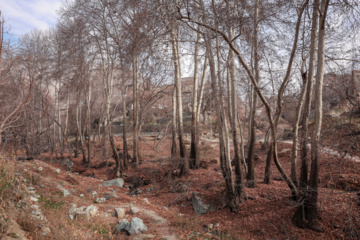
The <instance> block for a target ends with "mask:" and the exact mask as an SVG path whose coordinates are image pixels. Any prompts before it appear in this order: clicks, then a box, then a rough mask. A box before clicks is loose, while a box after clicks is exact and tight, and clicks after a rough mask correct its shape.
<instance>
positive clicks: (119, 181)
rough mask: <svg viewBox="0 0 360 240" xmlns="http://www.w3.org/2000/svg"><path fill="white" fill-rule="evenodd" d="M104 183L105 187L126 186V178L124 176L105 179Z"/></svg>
mask: <svg viewBox="0 0 360 240" xmlns="http://www.w3.org/2000/svg"><path fill="white" fill-rule="evenodd" d="M103 185H104V186H105V187H110V186H117V187H123V186H124V180H123V179H122V178H117V179H113V180H109V181H105V182H103Z"/></svg>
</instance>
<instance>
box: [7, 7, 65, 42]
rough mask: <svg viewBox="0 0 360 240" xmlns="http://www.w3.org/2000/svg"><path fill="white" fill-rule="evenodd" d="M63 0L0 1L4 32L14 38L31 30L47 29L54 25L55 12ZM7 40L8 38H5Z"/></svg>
mask: <svg viewBox="0 0 360 240" xmlns="http://www.w3.org/2000/svg"><path fill="white" fill-rule="evenodd" d="M62 1H63V0H0V11H1V12H2V16H3V17H4V18H5V21H6V24H7V25H6V28H5V29H6V30H8V29H9V28H10V29H9V33H11V34H14V36H13V37H12V38H16V37H18V36H20V35H22V34H25V33H27V32H29V31H30V30H31V29H34V28H37V29H48V28H49V27H51V26H54V25H55V24H56V19H57V14H56V10H57V9H59V7H60V6H61V2H62ZM5 38H9V36H5Z"/></svg>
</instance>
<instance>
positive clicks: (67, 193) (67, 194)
mask: <svg viewBox="0 0 360 240" xmlns="http://www.w3.org/2000/svg"><path fill="white" fill-rule="evenodd" d="M69 195H70V192H69V191H68V190H66V189H64V191H63V196H64V197H66V196H69Z"/></svg>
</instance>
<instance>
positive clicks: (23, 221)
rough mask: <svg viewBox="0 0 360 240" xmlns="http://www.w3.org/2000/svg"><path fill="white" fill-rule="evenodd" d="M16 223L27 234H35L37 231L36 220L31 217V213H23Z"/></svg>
mask: <svg viewBox="0 0 360 240" xmlns="http://www.w3.org/2000/svg"><path fill="white" fill-rule="evenodd" d="M16 222H17V223H18V224H19V225H20V226H21V227H22V229H23V230H24V231H26V232H30V233H35V232H36V230H37V225H36V222H35V221H34V219H33V218H32V216H31V213H30V212H22V213H21V214H20V215H19V216H18V218H17V220H16Z"/></svg>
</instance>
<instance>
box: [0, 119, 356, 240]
mask: <svg viewBox="0 0 360 240" xmlns="http://www.w3.org/2000/svg"><path fill="white" fill-rule="evenodd" d="M352 124H354V123H352ZM345 125H346V126H347V128H345V127H343V126H345ZM348 127H349V124H348V123H347V122H341V121H340V120H339V121H334V119H332V120H331V121H327V120H326V118H325V128H324V137H323V139H324V140H323V146H324V147H327V148H331V149H334V150H336V151H337V153H338V154H334V153H329V152H326V151H323V152H322V153H321V158H320V159H321V160H320V189H319V210H320V217H321V218H320V224H321V226H322V228H323V230H324V232H323V233H319V232H314V231H312V230H309V229H300V228H297V227H295V226H294V225H293V224H292V221H291V218H292V216H293V214H294V212H295V210H296V207H297V204H296V203H295V202H293V201H292V200H291V199H290V195H291V193H290V190H289V188H288V187H287V185H286V183H285V181H283V180H282V178H281V175H280V173H279V172H278V170H277V169H276V167H275V165H274V164H273V166H272V175H271V179H272V181H271V184H264V183H263V175H264V169H265V161H266V154H267V151H264V150H261V149H260V145H259V144H257V146H256V154H257V158H256V159H257V160H256V162H255V168H256V176H257V186H256V188H246V191H247V194H248V197H249V198H248V200H247V201H244V202H242V203H240V205H239V210H240V211H239V213H237V214H236V213H232V212H230V210H229V208H226V207H225V208H224V207H223V206H224V200H223V199H224V196H225V192H224V191H225V184H224V180H223V177H222V174H221V170H220V166H219V163H218V155H219V154H218V144H217V142H216V141H214V140H208V139H202V141H201V143H200V149H201V150H200V156H201V168H200V169H198V170H190V174H189V175H188V176H185V177H181V178H174V179H173V178H171V177H169V173H170V172H172V171H173V170H174V169H175V168H176V164H174V163H173V162H172V161H171V159H170V139H169V140H166V139H165V140H163V141H161V143H160V144H159V145H158V147H157V148H155V146H156V143H157V140H154V139H152V138H148V137H146V138H142V140H141V142H140V145H141V147H140V149H141V159H142V161H141V165H140V166H139V167H137V168H135V166H134V165H131V166H130V168H129V169H128V170H127V171H125V172H124V175H123V179H124V181H125V187H122V188H119V187H115V186H113V187H110V188H109V187H104V186H103V185H102V183H103V181H106V180H109V179H113V178H114V173H113V171H112V170H113V168H114V161H113V160H111V159H110V158H109V159H104V157H103V154H102V149H101V148H100V145H98V144H97V143H95V147H94V154H93V159H92V160H91V161H92V163H91V167H88V168H85V167H84V166H83V165H82V163H81V158H73V161H74V162H75V165H74V166H73V167H72V172H71V173H70V172H66V166H62V165H61V159H62V158H60V157H58V158H56V157H55V156H52V155H50V154H49V153H44V154H42V155H41V156H39V157H38V158H36V159H35V160H31V161H26V162H21V161H18V162H17V163H16V165H15V166H14V169H13V171H14V173H15V175H16V176H17V177H19V178H20V179H21V181H20V182H21V184H20V185H23V187H22V188H24V189H26V188H28V187H34V188H35V189H36V193H37V194H38V195H39V196H40V198H39V201H38V202H37V203H36V204H39V208H40V209H41V211H42V215H43V216H45V218H46V219H45V220H44V219H36V218H34V219H31V220H30V219H28V215H24V213H26V211H27V210H26V206H30V205H31V204H34V203H32V202H31V200H29V198H28V197H26V196H22V197H21V196H16V194H12V195H11V197H9V198H12V199H13V202H15V206H14V207H11V206H10V205H9V206H3V208H4V209H7V210H6V211H5V215H3V216H6V217H9V216H12V219H15V220H16V221H17V223H18V224H19V226H20V228H22V229H23V230H24V231H26V232H24V233H23V235H26V236H27V238H28V239H359V238H360V199H359V197H360V195H358V194H359V191H360V162H357V161H354V159H353V158H349V157H346V156H349V154H351V156H357V157H359V156H360V153H359V151H357V150H356V148H355V147H356V145H357V144H358V143H357V142H356V140H357V139H356V137H357V135H354V134H347V131H349V130H348V129H349V128H348ZM355 127H357V125H356V124H355ZM341 129H343V130H341ZM341 131H342V132H341ZM350 132H351V133H353V132H354V128H353V129H352V130H351V131H350ZM354 138H355V139H354ZM329 139H332V140H331V141H333V142H331V141H330V140H329ZM129 140H130V139H129ZM353 140H355V142H353ZM334 141H335V142H334ZM345 142H346V143H347V144H346V147H345ZM349 144H350V146H349ZM116 145H117V146H119V148H120V149H121V148H122V140H121V138H120V137H117V138H116ZM352 145H354V146H355V147H354V146H352ZM130 147H131V144H130ZM120 152H121V151H120ZM345 152H346V153H347V155H345V154H344V153H345ZM290 155H291V144H289V143H287V142H280V143H279V157H280V161H281V164H282V166H283V167H284V168H285V170H286V172H287V173H290ZM104 162H105V163H106V164H104ZM299 166H300V165H299ZM39 167H42V170H41V171H39ZM56 169H60V170H61V171H60V173H54V171H55V170H56ZM130 186H133V187H134V186H135V187H136V189H133V190H131V189H129V188H127V187H130ZM137 186H139V187H137ZM19 188H21V186H19ZM65 189H66V190H68V191H69V193H70V195H68V196H63V194H62V192H63V191H64V190H65ZM92 191H96V192H97V194H98V197H105V195H111V194H112V195H111V198H110V199H108V200H107V201H106V202H105V203H96V202H94V198H93V197H92V196H91V194H90V193H91V192H92ZM0 192H1V191H0ZM193 192H198V193H200V196H201V197H202V199H203V201H204V202H205V203H207V204H209V205H210V206H211V207H210V211H208V212H207V213H206V214H204V215H201V216H198V215H196V214H195V212H194V209H193V207H192V201H191V196H192V193H193ZM80 194H83V197H80ZM4 197H6V196H3V199H4ZM74 203H75V204H77V205H78V206H89V205H91V204H94V205H96V207H97V208H98V209H99V213H100V214H98V216H96V217H94V218H92V219H91V221H77V220H70V219H69V217H68V213H69V210H70V208H71V205H72V204H74ZM130 205H132V206H136V207H138V208H139V209H140V213H137V214H135V215H132V214H130V212H129V208H130ZM115 207H124V208H126V209H127V210H126V211H127V212H126V216H125V218H127V219H128V220H129V221H130V220H131V218H132V217H134V216H137V217H139V218H141V219H143V220H144V223H145V224H146V226H147V227H148V229H149V230H148V231H147V232H146V235H140V236H135V237H133V236H131V237H128V236H127V235H126V234H125V233H124V232H120V233H119V232H117V231H115V225H116V224H117V222H118V220H119V219H117V218H116V217H115V216H113V212H114V208H115ZM30 212H31V211H30ZM32 213H33V212H32ZM30 215H31V213H30ZM154 219H155V220H154ZM159 219H160V220H159ZM0 226H1V222H0ZM44 226H47V227H48V228H49V229H50V232H49V233H47V234H46V236H44V234H43V229H44V228H43V227H44ZM210 229H211V230H210ZM14 231H15V230H14ZM8 232H9V231H8ZM20 235H21V234H20V233H19V234H18V236H20ZM0 236H1V232H0ZM20 238H21V237H20ZM4 239H5V238H4ZM6 239H11V238H10V236H9V233H8V236H7V238H6Z"/></svg>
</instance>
